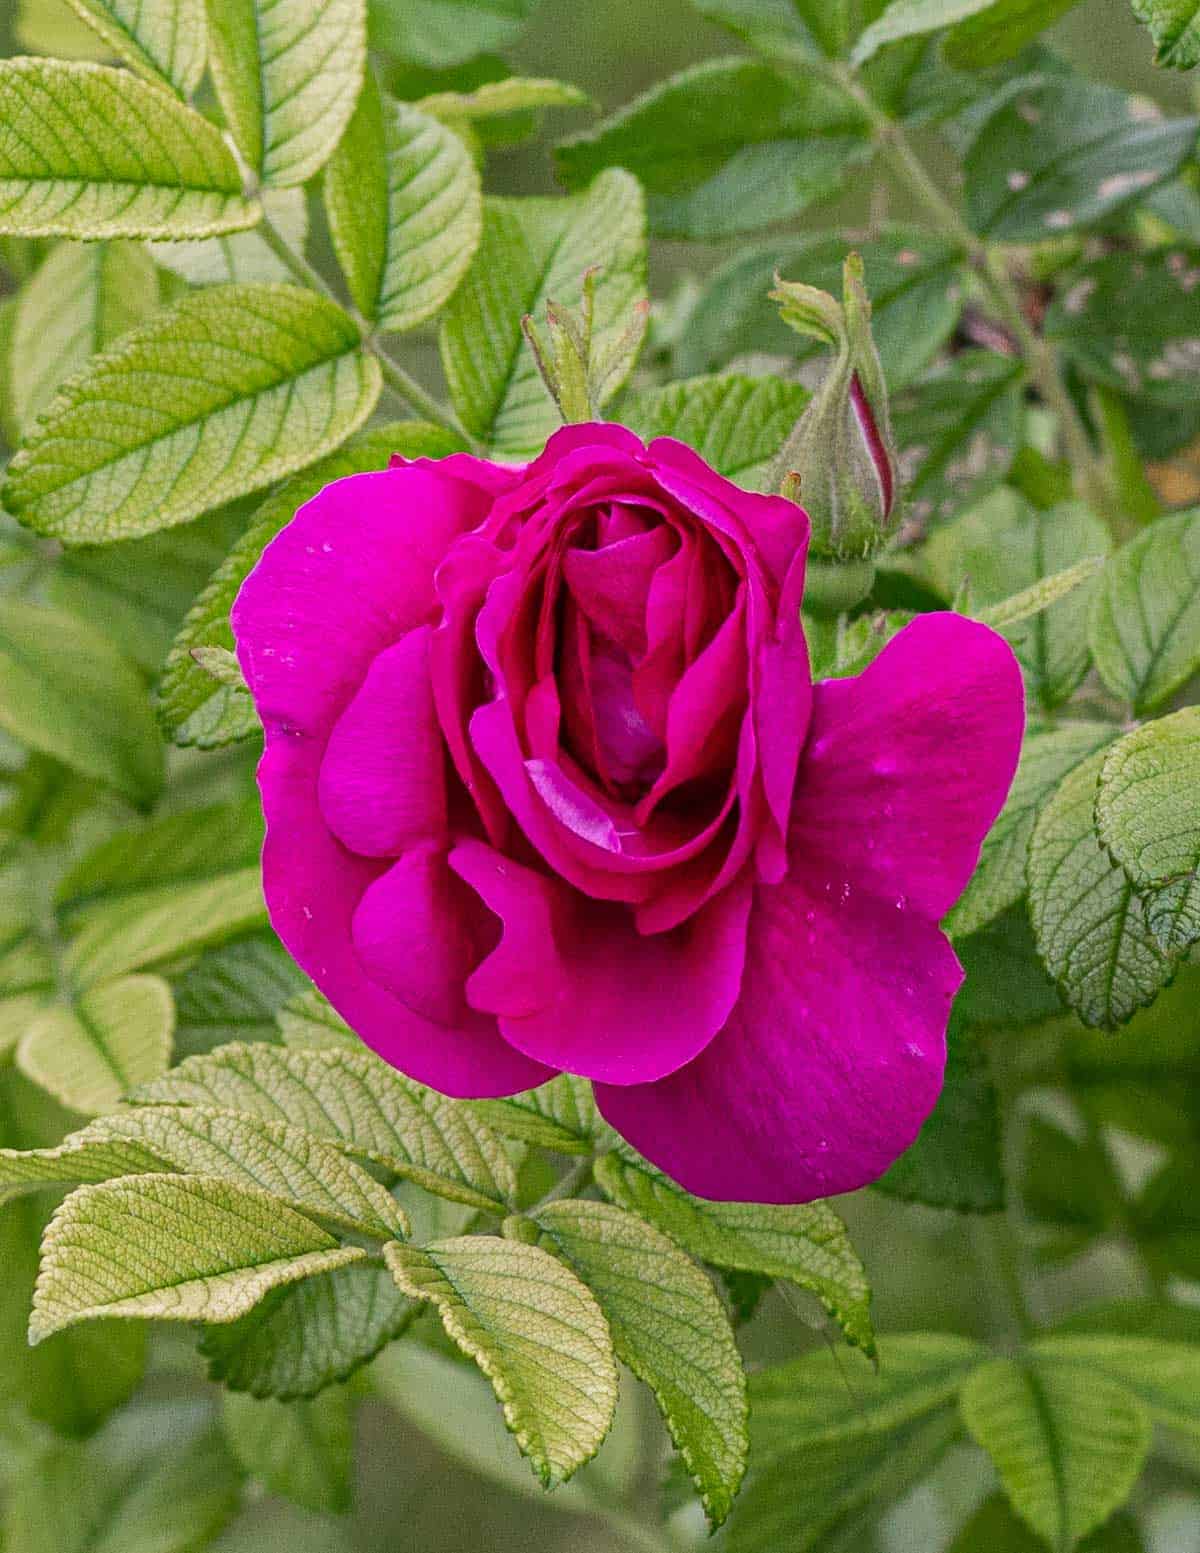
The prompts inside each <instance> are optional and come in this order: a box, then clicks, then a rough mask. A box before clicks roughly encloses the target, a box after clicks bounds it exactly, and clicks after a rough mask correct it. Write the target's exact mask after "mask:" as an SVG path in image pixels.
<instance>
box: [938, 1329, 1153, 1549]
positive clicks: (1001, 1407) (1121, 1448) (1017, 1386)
mask: <svg viewBox="0 0 1200 1553" xmlns="http://www.w3.org/2000/svg"><path fill="white" fill-rule="evenodd" d="M960 1406H961V1408H962V1415H963V1419H964V1421H965V1422H966V1425H967V1428H968V1429H969V1430H970V1431H971V1433H972V1435H973V1436H974V1437H975V1439H976V1440H977V1441H978V1442H979V1444H980V1445H982V1446H983V1448H984V1450H986V1451H987V1453H988V1455H989V1456H991V1458H992V1460H993V1461H994V1462H995V1464H996V1470H997V1471H998V1472H999V1474H1000V1481H1001V1482H1002V1483H1003V1484H1004V1489H1005V1492H1006V1493H1007V1494H1008V1497H1009V1499H1010V1500H1011V1501H1012V1505H1013V1508H1014V1509H1015V1510H1016V1511H1017V1513H1018V1514H1019V1515H1021V1516H1022V1517H1023V1519H1024V1520H1026V1521H1027V1522H1028V1523H1029V1525H1030V1526H1031V1527H1032V1528H1033V1530H1034V1531H1035V1532H1037V1534H1038V1536H1039V1537H1044V1538H1045V1540H1046V1541H1047V1542H1048V1543H1049V1544H1050V1546H1051V1547H1052V1548H1054V1549H1056V1550H1060V1553H1069V1550H1070V1549H1071V1548H1073V1547H1075V1546H1076V1544H1077V1543H1078V1541H1079V1539H1080V1538H1081V1537H1086V1536H1087V1534H1088V1532H1090V1531H1092V1530H1094V1529H1095V1527H1097V1526H1099V1525H1100V1524H1101V1523H1102V1522H1103V1521H1105V1520H1107V1518H1108V1517H1109V1516H1110V1515H1111V1514H1112V1512H1113V1511H1114V1510H1117V1509H1119V1508H1120V1507H1121V1505H1123V1504H1124V1503H1125V1501H1126V1499H1128V1497H1129V1495H1130V1493H1131V1491H1132V1489H1133V1485H1134V1483H1135V1482H1136V1481H1137V1478H1138V1474H1139V1473H1140V1472H1141V1470H1142V1463H1143V1462H1144V1461H1145V1459H1146V1454H1147V1452H1148V1450H1149V1448H1150V1419H1149V1416H1148V1414H1147V1412H1146V1409H1145V1408H1144V1407H1143V1406H1142V1404H1141V1403H1140V1402H1139V1401H1138V1399H1137V1398H1136V1397H1135V1396H1133V1395H1132V1394H1131V1393H1130V1392H1129V1391H1128V1390H1127V1389H1126V1388H1125V1387H1124V1386H1121V1385H1118V1384H1117V1383H1116V1382H1114V1381H1112V1380H1110V1379H1109V1378H1108V1377H1107V1376H1103V1375H1100V1374H1097V1372H1096V1371H1095V1370H1094V1369H1092V1368H1088V1369H1083V1368H1077V1367H1075V1366H1074V1365H1068V1364H1060V1363H1051V1362H1049V1361H1047V1360H1044V1359H1043V1358H1042V1357H1041V1355H1040V1354H1039V1353H1038V1350H1037V1349H1035V1350H1034V1352H1033V1354H1032V1355H1031V1356H1030V1358H1029V1359H1027V1360H1025V1361H1024V1362H1021V1361H1018V1360H1016V1359H993V1360H991V1361H990V1362H989V1363H987V1364H985V1365H982V1366H981V1367H980V1368H979V1369H978V1370H976V1371H975V1373H974V1374H973V1375H972V1376H971V1377H970V1378H969V1379H968V1380H967V1382H966V1384H965V1386H964V1387H963V1391H962V1396H961V1398H960Z"/></svg>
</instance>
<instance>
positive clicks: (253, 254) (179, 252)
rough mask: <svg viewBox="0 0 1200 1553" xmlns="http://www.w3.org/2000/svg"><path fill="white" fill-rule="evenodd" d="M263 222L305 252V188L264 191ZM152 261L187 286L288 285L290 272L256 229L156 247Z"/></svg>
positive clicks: (306, 206) (152, 254) (306, 208)
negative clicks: (264, 283) (267, 222)
mask: <svg viewBox="0 0 1200 1553" xmlns="http://www.w3.org/2000/svg"><path fill="white" fill-rule="evenodd" d="M259 202H260V204H261V205H262V211H263V218H264V220H267V221H269V222H270V223H271V225H272V226H273V227H274V228H275V230H276V231H277V232H278V233H279V235H280V236H281V237H282V238H283V239H284V241H285V242H286V243H287V244H288V246H289V247H290V248H294V249H298V250H299V251H300V252H301V253H303V252H304V249H305V246H306V244H307V242H308V202H307V200H306V198H305V195H304V191H303V190H302V189H264V190H263V191H262V193H261V194H260V196H259ZM148 251H149V254H150V257H151V258H152V259H153V260H154V262H155V264H157V265H159V266H160V268H162V269H164V270H169V271H170V272H171V274H172V275H178V276H179V278H180V279H181V280H186V281H187V283H188V285H189V286H222V285H229V284H231V283H232V282H235V281H236V282H240V283H242V284H248V283H253V282H256V281H288V280H291V279H292V278H293V277H292V272H291V270H290V269H289V268H288V266H287V265H286V264H285V263H284V262H283V260H282V259H281V258H280V257H279V255H278V254H277V253H276V252H275V250H274V249H273V248H271V247H270V246H269V244H268V243H267V240H266V238H265V237H263V235H262V233H261V231H259V230H258V229H257V228H254V229H251V230H250V231H249V232H234V233H232V234H230V235H229V236H228V237H202V238H198V239H197V240H196V241H195V242H182V243H152V244H151V245H150V246H149V250H148Z"/></svg>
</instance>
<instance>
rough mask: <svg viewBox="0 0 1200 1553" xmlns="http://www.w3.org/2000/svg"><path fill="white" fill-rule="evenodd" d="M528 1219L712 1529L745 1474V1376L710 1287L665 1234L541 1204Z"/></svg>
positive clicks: (595, 1212) (628, 1218)
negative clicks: (644, 1399)
mask: <svg viewBox="0 0 1200 1553" xmlns="http://www.w3.org/2000/svg"><path fill="white" fill-rule="evenodd" d="M533 1219H534V1222H535V1223H536V1224H537V1225H538V1226H539V1227H540V1228H541V1229H542V1230H543V1231H544V1232H545V1234H546V1235H547V1236H548V1237H549V1240H550V1243H551V1245H552V1247H553V1249H554V1250H556V1251H557V1252H558V1253H559V1255H561V1256H562V1257H563V1258H564V1259H565V1260H566V1261H567V1262H568V1263H569V1264H570V1265H571V1267H573V1268H574V1270H575V1271H576V1272H577V1273H578V1274H579V1276H580V1277H581V1278H582V1279H583V1281H584V1283H586V1284H587V1286H588V1288H589V1289H590V1290H591V1291H592V1293H593V1294H594V1295H595V1296H596V1299H597V1300H598V1301H599V1302H600V1309H601V1310H602V1311H603V1312H604V1315H605V1318H606V1319H607V1321H608V1324H609V1328H610V1330H611V1332H612V1340H613V1347H614V1348H615V1349H616V1353H617V1358H618V1359H620V1360H621V1362H622V1363H623V1364H627V1365H628V1366H629V1368H630V1369H631V1370H632V1371H633V1373H634V1374H635V1375H636V1376H637V1377H638V1379H639V1380H643V1381H645V1383H646V1384H647V1385H648V1386H649V1387H650V1389H651V1390H652V1391H653V1392H654V1395H655V1398H656V1400H657V1402H658V1405H659V1409H660V1411H661V1412H662V1415H663V1418H664V1419H665V1420H666V1424H667V1427H668V1429H669V1430H670V1431H671V1438H672V1439H673V1440H674V1442H675V1444H676V1446H677V1447H678V1449H679V1452H680V1454H681V1455H682V1457H683V1459H684V1461H685V1463H686V1464H687V1468H688V1471H689V1472H690V1473H691V1476H692V1480H693V1482H694V1483H695V1485H696V1488H697V1490H698V1492H699V1494H700V1497H701V1499H702V1501H703V1503H704V1508H705V1510H706V1511H707V1513H708V1517H709V1520H710V1521H711V1522H712V1523H713V1524H714V1525H720V1523H721V1522H722V1521H723V1520H724V1519H725V1518H726V1516H727V1515H728V1514H729V1511H730V1508H731V1507H732V1504H733V1499H734V1496H735V1494H736V1493H737V1491H738V1487H739V1485H740V1483H741V1480H742V1474H743V1472H744V1471H745V1467H746V1443H747V1442H746V1378H745V1374H744V1372H743V1370H742V1361H741V1358H740V1357H739V1355H738V1351H737V1345H736V1344H735V1343H734V1340H733V1332H732V1330H731V1328H730V1325H729V1318H728V1317H727V1316H726V1314H725V1312H724V1310H723V1309H722V1307H721V1302H720V1300H719V1299H718V1298H717V1295H716V1291H715V1290H714V1288H713V1286H712V1284H711V1283H710V1282H709V1280H708V1279H707V1278H706V1277H705V1275H704V1274H703V1273H702V1272H701V1271H700V1269H699V1268H698V1267H697V1266H696V1265H695V1263H694V1262H692V1261H691V1260H690V1259H689V1258H688V1257H686V1256H684V1254H683V1253H682V1252H681V1251H680V1250H679V1249H678V1247H677V1246H676V1245H675V1244H674V1242H673V1241H671V1240H669V1239H668V1238H667V1236H665V1235H663V1234H660V1233H659V1231H658V1230H656V1229H653V1228H652V1227H651V1226H650V1225H648V1224H646V1223H644V1222H643V1221H642V1220H641V1219H639V1218H636V1217H635V1216H634V1215H633V1214H631V1213H626V1212H624V1210H623V1209H621V1208H616V1207H614V1206H613V1205H612V1204H611V1203H599V1202H573V1201H565V1202H553V1203H548V1204H547V1205H546V1206H545V1207H544V1208H542V1209H540V1210H538V1211H536V1212H535V1213H534V1214H533Z"/></svg>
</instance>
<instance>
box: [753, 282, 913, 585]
mask: <svg viewBox="0 0 1200 1553" xmlns="http://www.w3.org/2000/svg"><path fill="white" fill-rule="evenodd" d="M771 299H772V301H775V302H778V303H779V305H780V312H781V315H782V317H783V321H784V323H786V324H790V325H791V327H792V328H793V329H795V330H796V331H797V332H798V333H800V334H805V335H808V336H810V337H811V338H813V339H817V340H820V341H821V343H822V344H824V345H828V346H829V347H830V348H831V349H832V350H833V351H834V352H835V354H834V358H833V361H832V362H831V363H830V366H829V370H828V371H827V372H826V374H825V378H824V380H823V381H822V383H821V386H820V387H819V388H818V389H817V391H816V393H815V394H814V395H813V397H812V399H811V400H810V401H809V404H808V407H807V408H806V409H805V411H804V414H803V415H802V416H801V417H800V419H799V421H798V422H797V423H796V427H795V430H794V431H793V432H792V434H791V436H790V437H789V438H788V440H787V442H786V443H785V444H784V447H783V450H782V452H781V454H780V456H779V461H778V464H777V475H776V480H775V482H774V483H775V488H776V489H777V490H779V491H780V492H781V493H782V494H783V495H785V496H788V497H790V498H791V499H792V500H793V501H798V502H799V503H800V504H801V505H802V506H803V507H804V509H805V511H806V512H807V513H808V516H809V519H810V520H811V522H812V552H811V553H812V555H813V556H814V557H816V558H819V559H825V560H830V561H838V562H844V561H863V560H866V559H868V558H869V557H870V556H872V555H874V554H875V552H876V551H877V550H878V549H879V547H880V545H881V544H882V543H883V539H884V536H885V534H886V532H887V530H888V528H889V526H890V524H891V522H892V519H893V517H894V516H895V512H896V496H897V476H896V451H895V447H894V445H893V442H892V428H891V418H890V415H889V412H888V396H887V386H886V384H885V383H884V379H883V368H882V367H881V366H880V362H879V352H878V350H877V349H876V347H875V340H874V337H873V335H872V333H871V302H870V299H869V298H868V296H867V293H866V288H865V287H864V285H863V266H862V260H861V258H860V257H859V256H858V254H851V255H850V256H849V257H848V258H847V260H846V264H845V269H844V292H843V299H842V301H841V302H839V301H837V299H836V298H835V297H831V296H830V295H829V294H828V292H825V291H819V290H817V288H816V287H815V286H805V285H801V284H800V283H799V282H797V281H787V280H781V279H780V278H779V276H776V277H775V290H774V291H773V292H771Z"/></svg>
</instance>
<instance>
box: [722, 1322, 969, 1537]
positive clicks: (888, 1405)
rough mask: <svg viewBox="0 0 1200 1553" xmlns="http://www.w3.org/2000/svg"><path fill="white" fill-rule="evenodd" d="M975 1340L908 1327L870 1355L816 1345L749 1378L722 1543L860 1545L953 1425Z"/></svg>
mask: <svg viewBox="0 0 1200 1553" xmlns="http://www.w3.org/2000/svg"><path fill="white" fill-rule="evenodd" d="M984 1355H985V1350H983V1349H982V1348H981V1346H980V1345H979V1344H977V1343H973V1342H970V1341H968V1340H966V1339H964V1338H960V1337H951V1336H948V1335H941V1334H932V1333H930V1334H925V1333H910V1334H905V1335H903V1336H898V1337H893V1338H890V1339H888V1340H886V1341H885V1342H884V1343H883V1344H882V1345H881V1356H880V1357H881V1362H880V1365H879V1367H878V1369H877V1370H875V1371H871V1370H869V1369H868V1368H867V1366H866V1365H865V1364H863V1363H858V1362H855V1361H854V1360H852V1359H847V1360H846V1361H845V1363H846V1364H851V1365H853V1373H852V1375H848V1374H847V1373H846V1370H845V1364H844V1363H843V1361H842V1359H841V1356H839V1355H838V1354H835V1353H834V1352H832V1351H831V1350H819V1349H818V1350H815V1351H813V1352H812V1353H808V1354H805V1355H804V1356H803V1357H802V1358H800V1359H797V1360H794V1361H793V1362H792V1363H790V1364H785V1365H780V1366H777V1367H774V1368H771V1369H767V1370H762V1371H760V1372H759V1373H757V1374H755V1375H752V1376H751V1378H750V1435H751V1446H750V1476H749V1479H748V1481H747V1484H746V1487H745V1488H744V1489H743V1491H742V1495H741V1498H740V1499H739V1501H738V1507H737V1513H736V1514H735V1515H734V1517H733V1519H732V1521H731V1523H730V1528H729V1534H728V1536H729V1547H730V1549H731V1553H774V1550H776V1549H779V1548H781V1547H786V1548H787V1549H788V1550H789V1553H792V1550H795V1553H805V1550H808V1549H821V1550H830V1553H832V1550H833V1549H835V1548H836V1549H838V1550H846V1549H854V1550H857V1549H859V1548H864V1547H868V1546H870V1545H871V1543H872V1540H873V1534H872V1528H873V1525H874V1523H875V1522H876V1521H877V1520H878V1519H879V1518H880V1517H881V1516H882V1515H883V1514H884V1513H885V1511H886V1510H887V1509H888V1507H889V1506H890V1504H891V1503H893V1502H894V1501H895V1500H896V1499H899V1498H901V1497H903V1495H904V1494H906V1493H907V1492H908V1491H909V1489H910V1488H911V1487H912V1486H913V1484H914V1483H915V1482H917V1481H918V1480H919V1479H921V1478H922V1477H924V1476H925V1475H926V1474H927V1473H928V1472H929V1471H930V1470H931V1469H932V1467H933V1466H934V1464H935V1463H936V1462H937V1461H938V1460H939V1458H940V1457H941V1456H942V1455H943V1454H944V1453H945V1451H946V1450H947V1448H948V1447H949V1446H950V1444H951V1443H952V1442H953V1441H954V1439H955V1437H956V1436H957V1435H958V1433H959V1429H960V1425H959V1421H958V1417H957V1415H956V1413H955V1410H954V1408H953V1406H952V1405H951V1404H952V1403H953V1400H954V1397H955V1394H956V1393H957V1391H958V1390H959V1387H960V1386H961V1385H962V1383H963V1380H964V1379H965V1377H966V1376H967V1375H969V1373H970V1371H971V1370H972V1369H973V1368H974V1367H975V1366H976V1365H977V1364H978V1363H979V1361H980V1359H981V1358H982V1357H984Z"/></svg>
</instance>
